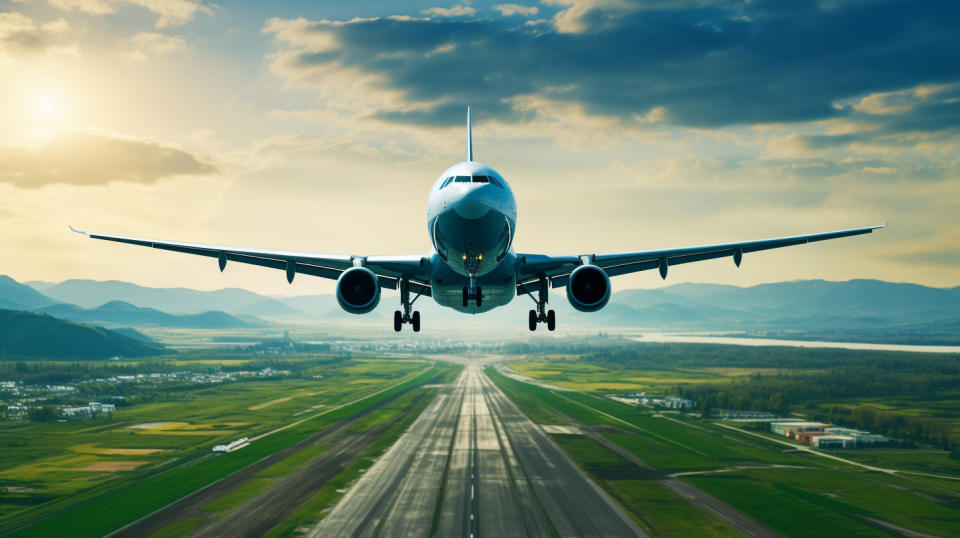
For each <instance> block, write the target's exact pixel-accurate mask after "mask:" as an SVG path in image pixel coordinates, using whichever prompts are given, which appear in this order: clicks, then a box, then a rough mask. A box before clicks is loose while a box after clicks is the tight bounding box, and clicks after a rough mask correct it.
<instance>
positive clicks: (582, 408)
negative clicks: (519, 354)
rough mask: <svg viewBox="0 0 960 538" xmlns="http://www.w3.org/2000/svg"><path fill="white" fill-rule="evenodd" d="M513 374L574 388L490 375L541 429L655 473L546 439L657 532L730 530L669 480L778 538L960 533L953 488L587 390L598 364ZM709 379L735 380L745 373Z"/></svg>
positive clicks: (605, 374)
mask: <svg viewBox="0 0 960 538" xmlns="http://www.w3.org/2000/svg"><path fill="white" fill-rule="evenodd" d="M514 364H515V363H510V366H511V367H513V366H514ZM515 369H516V371H517V372H518V373H521V374H523V375H527V376H530V377H533V378H535V379H538V380H541V381H545V382H549V383H551V384H555V385H558V386H563V387H564V388H570V389H574V390H572V391H560V390H551V389H548V388H544V387H540V386H536V385H532V384H528V383H523V382H520V381H517V380H514V379H510V378H507V377H505V376H503V375H500V374H499V373H498V372H497V371H496V370H495V369H493V368H490V369H488V371H487V372H488V374H489V375H490V377H491V378H492V379H493V380H494V382H495V383H496V384H497V385H498V386H499V387H500V388H501V389H502V390H503V391H504V392H505V393H506V394H507V396H508V397H510V398H511V400H513V401H514V403H516V404H517V405H518V406H519V407H520V408H521V409H522V410H523V411H524V412H525V413H526V414H527V415H528V416H529V417H530V418H531V419H532V420H534V421H535V422H539V423H541V424H568V423H571V422H572V423H575V424H579V425H581V427H583V428H589V429H590V430H593V434H594V435H602V436H603V437H604V438H605V439H606V440H608V441H611V442H613V443H615V444H616V445H618V446H620V447H622V448H623V449H626V450H627V451H628V452H629V453H630V454H632V455H634V456H636V457H637V458H639V459H640V460H643V462H645V463H646V464H647V465H649V466H650V467H652V468H653V469H655V470H656V472H653V473H651V471H649V470H646V469H644V468H642V467H639V466H637V465H636V464H634V463H632V462H630V461H627V460H626V459H624V458H623V457H622V456H620V455H619V454H616V453H614V452H612V451H610V450H609V449H607V448H606V447H604V446H600V445H598V444H597V443H596V442H594V441H593V440H592V439H590V438H589V437H586V436H570V435H553V436H552V438H553V439H554V440H555V441H556V442H557V443H558V444H560V446H561V447H562V448H563V449H564V450H565V451H566V452H567V453H568V454H569V455H570V456H571V457H572V458H573V459H574V460H575V461H577V462H578V464H579V465H581V466H582V467H583V468H584V470H585V471H587V472H588V473H589V474H590V475H591V476H593V477H594V478H595V479H596V480H597V481H598V483H599V484H600V485H601V486H602V487H603V488H604V489H605V490H606V491H608V492H609V493H610V494H611V495H612V496H613V497H614V498H615V499H617V500H618V502H620V503H621V504H622V505H623V506H624V508H626V509H627V510H628V511H629V512H630V513H632V514H633V515H634V517H635V518H636V519H637V521H638V522H639V523H640V524H641V525H643V526H644V527H645V528H646V529H647V530H648V531H650V532H651V533H652V534H654V535H657V536H669V535H676V536H689V535H692V534H704V535H709V536H713V535H723V534H724V533H728V532H731V531H732V529H730V528H729V527H728V526H727V525H726V524H725V523H724V522H723V521H720V520H718V519H717V518H716V517H714V516H712V515H710V514H708V513H706V512H704V511H702V510H700V509H699V508H697V507H696V506H694V505H692V504H690V503H689V502H687V500H686V499H684V498H682V497H681V496H679V495H675V494H673V493H672V492H671V491H670V490H667V489H666V488H665V487H664V486H663V485H662V484H661V483H660V482H659V481H658V478H657V476H659V477H664V476H671V475H672V476H677V477H678V478H680V479H682V480H683V481H685V482H687V483H689V484H692V485H694V486H696V487H698V488H700V489H702V490H703V491H705V492H707V493H709V494H711V495H713V496H714V497H716V498H718V499H720V500H722V501H724V502H726V503H728V504H729V505H731V506H732V507H734V508H736V509H738V510H740V511H741V512H743V513H745V514H747V515H749V516H751V517H753V518H754V519H756V520H757V521H759V522H761V523H763V524H765V525H767V526H769V527H770V528H772V529H773V530H775V531H777V532H779V533H781V534H784V535H786V536H824V535H843V536H875V535H888V534H891V533H893V534H898V533H903V532H910V531H913V532H919V533H926V534H931V535H936V536H957V535H960V481H957V480H951V479H946V478H944V479H940V478H933V477H927V476H921V475H915V474H909V473H906V472H903V473H899V474H893V475H891V474H888V473H878V472H871V471H866V470H864V469H863V468H861V467H857V466H856V465H852V464H847V463H843V462H839V461H834V460H830V459H827V458H823V457H820V456H818V455H816V454H811V453H809V452H800V451H796V450H791V449H789V447H785V446H783V445H780V444H777V443H775V442H773V441H772V440H770V441H768V440H766V439H764V438H758V437H756V436H752V435H748V434H746V433H740V432H738V431H735V430H730V429H727V428H721V427H719V426H718V425H716V424H714V423H713V422H712V421H706V420H698V419H694V418H690V417H685V416H683V415H681V414H679V413H669V412H657V411H654V410H651V409H647V408H637V407H633V406H629V405H625V404H622V403H619V402H615V401H613V400H609V399H607V398H604V397H601V396H598V395H594V394H589V393H588V392H589V391H590V390H595V389H597V387H598V386H599V385H598V383H601V384H602V383H603V382H604V381H598V380H602V379H614V378H615V377H616V376H615V373H616V372H615V371H613V370H607V369H605V368H603V367H600V366H598V365H593V364H580V363H576V362H574V361H571V360H570V359H569V358H565V359H564V360H561V361H558V362H556V363H551V362H549V361H544V360H538V361H536V362H535V363H533V362H523V363H521V364H520V366H519V367H518V368H515ZM714 374H715V375H727V374H731V375H737V376H739V375H744V372H743V371H742V370H741V371H736V372H726V371H724V372H714V373H713V374H711V375H714ZM671 375H672V374H671ZM630 377H643V376H634V375H633V373H631V372H627V373H626V374H625V375H623V376H622V377H621V380H623V379H627V378H630ZM648 377H657V376H648ZM660 379H663V378H660ZM581 380H582V383H581ZM671 382H672V381H671ZM578 389H580V390H583V391H584V392H580V391H578ZM600 390H603V389H600ZM654 390H655V389H654ZM838 455H841V456H843V457H850V456H854V455H855V456H854V457H851V459H853V460H856V461H862V462H864V463H869V464H871V465H879V466H884V467H892V468H895V469H901V470H903V471H916V470H923V471H929V472H934V471H938V472H943V473H945V474H946V475H947V476H953V477H960V473H957V471H956V470H954V469H953V466H951V465H943V462H944V461H952V460H947V458H946V455H945V454H944V452H943V451H932V450H928V451H922V450H921V451H915V450H907V449H874V450H867V451H862V452H860V451H840V452H838ZM905 529H908V530H905Z"/></svg>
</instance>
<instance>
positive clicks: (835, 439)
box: [811, 435, 857, 450]
mask: <svg viewBox="0 0 960 538" xmlns="http://www.w3.org/2000/svg"><path fill="white" fill-rule="evenodd" d="M811 441H813V443H812V444H813V446H814V447H815V448H822V449H825V450H832V449H837V448H854V447H856V446H857V441H856V440H855V439H854V438H853V437H850V436H849V435H818V436H817V437H814V438H812V439H811Z"/></svg>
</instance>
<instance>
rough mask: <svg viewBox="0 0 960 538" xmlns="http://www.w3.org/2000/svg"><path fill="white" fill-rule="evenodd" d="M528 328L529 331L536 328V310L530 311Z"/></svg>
mask: <svg viewBox="0 0 960 538" xmlns="http://www.w3.org/2000/svg"><path fill="white" fill-rule="evenodd" d="M530 330H531V331H535V330H537V311H536V310H531V311H530Z"/></svg>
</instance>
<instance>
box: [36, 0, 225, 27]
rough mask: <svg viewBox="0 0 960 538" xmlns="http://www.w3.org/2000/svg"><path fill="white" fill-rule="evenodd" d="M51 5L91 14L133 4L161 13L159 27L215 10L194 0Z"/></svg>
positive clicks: (64, 0) (59, 1) (82, 0)
mask: <svg viewBox="0 0 960 538" xmlns="http://www.w3.org/2000/svg"><path fill="white" fill-rule="evenodd" d="M48 1H49V3H50V5H52V6H54V7H56V8H58V9H62V10H65V11H80V12H82V13H89V14H91V15H106V14H113V13H116V12H117V7H118V6H123V5H133V6H139V7H142V8H145V9H147V10H149V11H151V12H152V13H155V14H157V15H159V18H158V19H157V22H156V27H157V28H164V27H166V26H180V25H183V24H186V23H188V22H190V21H192V20H193V18H194V17H195V16H196V15H197V13H206V14H207V15H212V14H213V11H212V10H211V9H210V8H209V7H207V6H205V5H203V4H202V3H201V2H198V1H192V0H48Z"/></svg>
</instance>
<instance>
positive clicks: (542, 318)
mask: <svg viewBox="0 0 960 538" xmlns="http://www.w3.org/2000/svg"><path fill="white" fill-rule="evenodd" d="M539 284H540V286H539V287H540V289H539V291H538V293H537V298H534V297H533V294H531V293H530V291H528V290H527V289H526V287H525V286H524V288H523V291H524V292H526V294H527V295H529V296H530V298H531V299H533V302H535V303H537V309H536V310H531V311H530V316H529V320H528V324H529V326H530V330H531V331H535V330H537V324H539V323H546V324H547V330H548V331H552V330H554V329H556V328H557V314H556V312H554V311H553V310H547V279H546V278H541V279H540V283H539Z"/></svg>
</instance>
